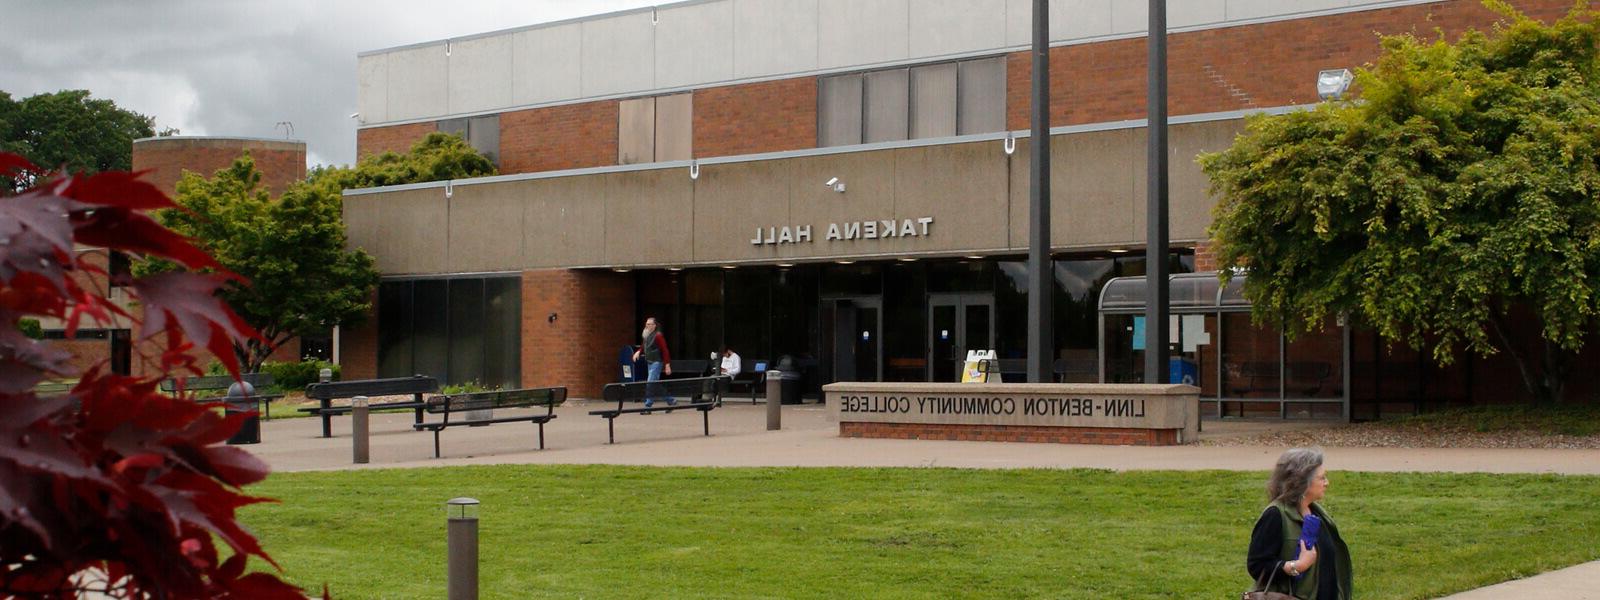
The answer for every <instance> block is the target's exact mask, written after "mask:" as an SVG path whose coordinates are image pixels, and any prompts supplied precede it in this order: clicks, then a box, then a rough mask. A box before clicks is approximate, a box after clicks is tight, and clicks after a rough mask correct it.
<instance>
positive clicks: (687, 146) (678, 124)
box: [656, 93, 694, 161]
mask: <svg viewBox="0 0 1600 600" xmlns="http://www.w3.org/2000/svg"><path fill="white" fill-rule="evenodd" d="M693 156H694V95H693V94H688V93H685V94H671V95H668V96H657V97H656V160H657V161H666V160H689V159H690V158H693Z"/></svg>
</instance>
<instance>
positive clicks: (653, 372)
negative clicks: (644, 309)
mask: <svg viewBox="0 0 1600 600" xmlns="http://www.w3.org/2000/svg"><path fill="white" fill-rule="evenodd" d="M640 356H643V357H644V360H645V363H647V364H648V365H649V367H648V369H646V372H647V373H649V375H648V377H647V378H646V379H645V381H650V382H654V381H660V380H661V374H662V373H663V372H665V373H666V374H667V375H671V374H672V352H671V351H669V350H667V337H666V336H664V335H661V332H660V331H658V330H657V329H656V318H655V317H646V318H645V320H644V333H642V334H641V335H640V343H639V349H638V350H634V351H633V360H634V361H635V362H637V361H638V360H639V357H640ZM656 396H665V397H666V399H667V405H669V406H670V405H673V404H677V403H678V401H677V400H676V399H674V398H673V397H672V396H666V395H665V394H661V393H660V386H658V385H650V384H646V385H645V388H644V406H645V408H649V407H650V406H652V405H654V404H655V403H656V402H655V398H656Z"/></svg>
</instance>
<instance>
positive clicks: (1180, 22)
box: [1145, 0, 1283, 29]
mask: <svg viewBox="0 0 1600 600" xmlns="http://www.w3.org/2000/svg"><path fill="white" fill-rule="evenodd" d="M1278 2H1279V3H1282V2H1283V0H1278ZM1227 4H1228V2H1227V0H1182V1H1180V2H1170V3H1168V4H1167V27H1168V28H1169V29H1171V28H1177V27H1190V26H1194V25H1205V24H1209V23H1221V22H1223V21H1225V20H1227V18H1228V14H1227V12H1228V11H1227ZM1147 7H1148V5H1147ZM1147 10H1148V8H1147ZM1145 19H1146V20H1147V21H1148V20H1149V15H1148V12H1147V13H1146V16H1145Z"/></svg>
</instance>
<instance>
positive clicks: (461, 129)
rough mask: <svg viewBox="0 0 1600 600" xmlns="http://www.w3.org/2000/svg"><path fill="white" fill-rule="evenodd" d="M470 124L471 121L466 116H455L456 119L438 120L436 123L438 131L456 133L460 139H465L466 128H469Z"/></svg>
mask: <svg viewBox="0 0 1600 600" xmlns="http://www.w3.org/2000/svg"><path fill="white" fill-rule="evenodd" d="M471 126H472V121H471V120H470V119H467V118H466V117H461V118H457V119H444V120H442V121H439V124H438V127H439V132H440V133H449V134H453V135H457V136H460V137H461V139H463V140H464V139H467V128H469V127H471Z"/></svg>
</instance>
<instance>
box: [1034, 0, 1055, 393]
mask: <svg viewBox="0 0 1600 600" xmlns="http://www.w3.org/2000/svg"><path fill="white" fill-rule="evenodd" d="M1028 180H1029V184H1028V382H1029V383H1048V382H1049V381H1050V379H1051V377H1050V375H1051V369H1050V359H1051V358H1052V357H1053V355H1054V354H1055V327H1054V326H1053V324H1052V323H1051V319H1050V309H1051V307H1052V306H1053V304H1054V303H1053V302H1052V301H1051V298H1050V293H1051V292H1052V291H1054V290H1055V277H1054V272H1055V269H1054V268H1053V266H1052V265H1051V262H1050V2H1049V0H1033V133H1032V135H1031V136H1030V137H1029V138H1028Z"/></svg>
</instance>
